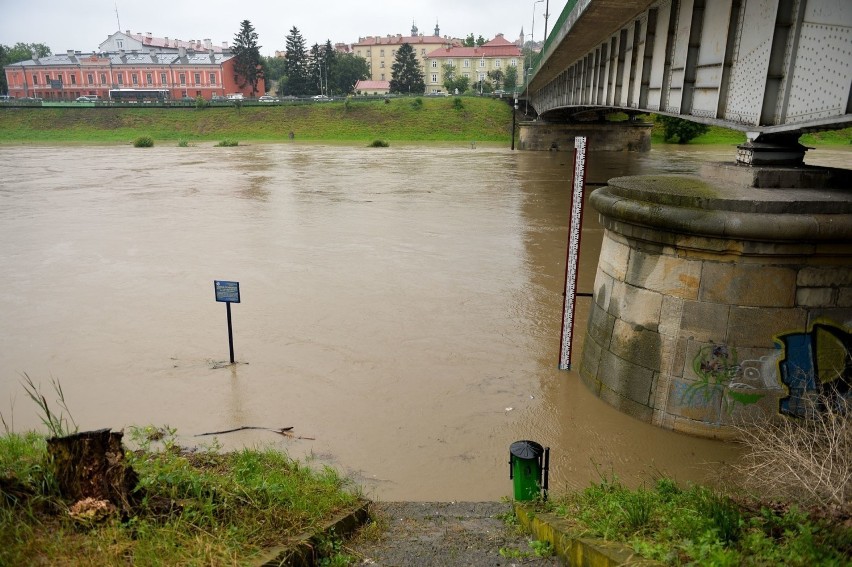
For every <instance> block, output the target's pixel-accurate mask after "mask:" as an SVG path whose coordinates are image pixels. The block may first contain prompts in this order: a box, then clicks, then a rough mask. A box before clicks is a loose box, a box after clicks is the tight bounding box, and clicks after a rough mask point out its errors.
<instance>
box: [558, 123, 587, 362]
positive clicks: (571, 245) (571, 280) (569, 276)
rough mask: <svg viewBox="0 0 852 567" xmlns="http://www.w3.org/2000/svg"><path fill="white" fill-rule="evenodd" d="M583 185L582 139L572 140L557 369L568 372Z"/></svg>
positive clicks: (581, 217)
mask: <svg viewBox="0 0 852 567" xmlns="http://www.w3.org/2000/svg"><path fill="white" fill-rule="evenodd" d="M585 185H586V137H585V136H577V137H576V138H574V187H573V191H572V194H571V219H570V221H569V224H568V252H567V257H566V259H565V294H564V296H563V297H562V334H561V336H560V339H559V343H560V347H559V369H560V370H571V343H572V342H573V338H574V336H573V332H574V308H575V307H576V303H577V270H578V267H579V265H580V229H581V228H582V225H583V189H584V187H585Z"/></svg>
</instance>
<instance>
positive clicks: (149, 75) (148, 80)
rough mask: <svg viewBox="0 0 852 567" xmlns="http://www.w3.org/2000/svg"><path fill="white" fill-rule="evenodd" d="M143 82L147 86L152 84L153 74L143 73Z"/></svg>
mask: <svg viewBox="0 0 852 567" xmlns="http://www.w3.org/2000/svg"><path fill="white" fill-rule="evenodd" d="M145 82H146V83H148V84H149V85H153V84H154V74H153V73H145Z"/></svg>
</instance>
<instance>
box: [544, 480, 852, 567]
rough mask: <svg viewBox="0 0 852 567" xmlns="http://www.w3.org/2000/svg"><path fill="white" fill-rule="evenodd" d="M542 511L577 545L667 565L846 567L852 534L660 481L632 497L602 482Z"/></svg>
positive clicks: (824, 522)
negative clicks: (607, 545) (595, 542)
mask: <svg viewBox="0 0 852 567" xmlns="http://www.w3.org/2000/svg"><path fill="white" fill-rule="evenodd" d="M541 508H542V509H544V510H546V511H549V512H553V513H555V514H557V515H558V516H561V517H562V518H563V519H564V520H565V521H566V522H568V525H569V526H570V527H569V534H570V535H571V536H572V537H576V538H602V539H606V540H610V541H618V542H622V543H625V544H626V545H628V546H630V547H632V548H633V550H634V551H635V552H636V553H637V554H639V555H640V556H642V557H646V558H649V559H655V560H658V561H661V562H663V563H665V564H667V565H713V566H720V567H721V566H731V567H739V566H741V565H799V566H802V567H806V566H807V567H810V566H812V565H823V566H833V565H836V566H838V567H839V566H842V565H849V557H850V553H852V529H850V527H849V525H848V522H847V523H846V524H845V525H844V523H843V522H839V521H837V520H836V518H834V519H826V518H819V517H815V516H809V515H808V514H807V513H805V512H803V511H802V510H801V509H799V508H797V507H796V506H792V505H774V506H773V505H769V504H766V503H763V504H761V503H757V502H754V501H751V500H745V499H737V500H734V499H732V498H730V497H728V496H725V495H723V494H720V493H718V492H715V491H713V490H711V489H709V488H706V487H703V486H692V487H689V488H681V487H679V486H678V485H677V484H676V483H675V482H674V481H672V480H670V479H666V478H663V479H660V480H658V481H657V483H656V486H655V487H654V488H653V489H639V490H629V489H627V488H625V487H624V486H622V485H621V484H620V483H619V482H618V481H617V480H613V479H604V480H602V481H601V482H599V483H597V484H594V485H592V486H590V487H589V488H587V489H586V490H584V491H582V492H576V493H570V494H567V495H563V496H559V497H556V498H554V499H553V500H552V501H551V502H548V503H546V504H542V505H541Z"/></svg>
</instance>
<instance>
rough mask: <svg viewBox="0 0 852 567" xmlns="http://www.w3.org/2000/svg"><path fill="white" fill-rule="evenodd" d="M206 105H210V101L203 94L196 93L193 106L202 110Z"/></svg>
mask: <svg viewBox="0 0 852 567" xmlns="http://www.w3.org/2000/svg"><path fill="white" fill-rule="evenodd" d="M208 106H210V103H209V102H208V101H207V99H205V98H204V97H203V96H201V95H198V96H197V97H195V108H197V109H198V110H202V109H204V108H207V107H208Z"/></svg>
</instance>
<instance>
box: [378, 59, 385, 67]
mask: <svg viewBox="0 0 852 567" xmlns="http://www.w3.org/2000/svg"><path fill="white" fill-rule="evenodd" d="M379 67H381V68H382V69H384V68H385V62H384V61H382V62H381V63H379Z"/></svg>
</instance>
